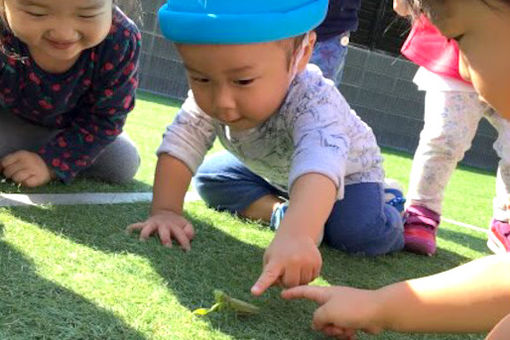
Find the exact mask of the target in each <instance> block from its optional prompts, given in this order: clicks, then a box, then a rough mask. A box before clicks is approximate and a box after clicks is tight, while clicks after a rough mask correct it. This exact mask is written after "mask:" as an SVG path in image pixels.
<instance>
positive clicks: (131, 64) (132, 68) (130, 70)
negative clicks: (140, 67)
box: [122, 63, 136, 76]
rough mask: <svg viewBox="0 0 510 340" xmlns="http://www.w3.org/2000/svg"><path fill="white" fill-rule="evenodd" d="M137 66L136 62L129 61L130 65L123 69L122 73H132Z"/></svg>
mask: <svg viewBox="0 0 510 340" xmlns="http://www.w3.org/2000/svg"><path fill="white" fill-rule="evenodd" d="M135 68H136V65H135V64H134V63H129V65H128V66H127V67H126V68H125V69H124V71H122V73H124V75H125V76H127V75H129V74H131V72H133V70H134V69H135Z"/></svg>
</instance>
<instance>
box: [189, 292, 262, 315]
mask: <svg viewBox="0 0 510 340" xmlns="http://www.w3.org/2000/svg"><path fill="white" fill-rule="evenodd" d="M214 300H215V301H216V303H215V304H214V305H213V306H212V307H211V308H209V309H207V308H198V309H195V310H194V311H193V314H195V315H200V316H202V315H207V314H209V313H211V312H214V311H216V310H232V311H234V312H236V313H238V314H245V315H249V314H258V313H259V311H260V309H259V307H257V306H255V305H252V304H251V303H247V302H244V301H241V300H239V299H235V298H232V297H230V296H228V295H227V294H225V293H224V292H223V291H221V290H219V289H215V290H214Z"/></svg>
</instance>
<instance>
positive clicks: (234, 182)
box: [193, 152, 285, 221]
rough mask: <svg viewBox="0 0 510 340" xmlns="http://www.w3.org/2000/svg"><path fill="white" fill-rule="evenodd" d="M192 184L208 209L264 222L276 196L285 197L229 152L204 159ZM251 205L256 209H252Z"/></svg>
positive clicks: (275, 200)
mask: <svg viewBox="0 0 510 340" xmlns="http://www.w3.org/2000/svg"><path fill="white" fill-rule="evenodd" d="M193 184H194V186H195V188H196V190H197V191H198V193H199V194H200V196H201V197H202V199H203V200H204V201H205V202H206V203H207V205H209V206H210V207H212V208H214V209H217V210H226V211H229V212H231V213H237V214H241V215H243V216H245V217H248V218H253V219H263V220H265V221H268V219H267V218H268V217H269V218H270V216H271V212H272V206H273V205H274V204H275V203H277V202H279V199H278V196H282V195H285V194H284V193H282V192H281V191H279V190H278V189H277V188H275V187H273V186H272V185H271V184H269V183H268V182H267V181H265V180H264V179H263V178H262V177H260V176H258V175H256V174H254V173H253V172H251V171H250V170H249V169H248V168H247V167H246V166H245V165H244V164H243V163H242V162H241V161H239V160H238V159H237V158H236V157H234V156H233V155H232V154H230V153H229V152H222V153H220V154H217V155H214V156H211V157H210V158H208V159H206V161H205V162H204V163H203V164H202V165H201V166H200V167H199V168H198V170H197V173H196V174H195V177H194V178H193ZM255 203H257V204H260V207H258V208H257V209H254V206H253V205H254V204H255ZM264 207H265V208H264Z"/></svg>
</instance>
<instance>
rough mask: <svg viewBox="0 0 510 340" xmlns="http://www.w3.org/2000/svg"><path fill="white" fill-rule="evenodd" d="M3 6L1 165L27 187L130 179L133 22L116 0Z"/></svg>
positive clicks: (12, 1) (135, 161)
mask: <svg viewBox="0 0 510 340" xmlns="http://www.w3.org/2000/svg"><path fill="white" fill-rule="evenodd" d="M0 6H1V8H0V9H1V12H2V13H1V14H2V22H1V23H2V25H1V30H0V35H1V40H0V42H1V50H2V53H0V107H1V108H0V171H2V172H3V175H4V176H5V177H7V178H9V179H11V180H12V181H14V182H15V183H18V184H21V185H25V186H28V187H36V186H40V185H43V184H45V183H47V182H49V181H50V180H53V179H58V180H61V181H63V182H65V183H69V182H71V181H72V180H73V179H74V178H75V177H76V176H77V175H78V174H81V175H83V176H86V177H94V178H98V179H102V180H105V181H110V182H126V181H128V180H130V179H131V178H132V177H133V176H134V174H135V172H136V170H137V169H138V166H139V162H140V161H139V156H138V152H137V150H136V147H135V146H134V145H133V143H132V142H131V141H130V139H129V138H128V137H127V136H126V135H125V134H122V127H123V125H124V122H125V119H126V115H127V114H128V112H130V111H131V110H132V109H133V106H134V101H135V99H134V98H135V97H134V96H135V89H136V87H137V85H138V77H137V73H138V72H137V70H138V58H139V54H140V40H141V35H140V32H139V31H138V29H137V27H136V25H135V24H134V23H133V22H132V21H131V20H130V19H129V18H128V17H127V16H126V15H125V14H124V13H123V12H122V11H121V10H120V9H119V8H118V7H117V6H116V5H115V4H114V3H113V1H112V0H66V1H59V0H4V1H1V3H0Z"/></svg>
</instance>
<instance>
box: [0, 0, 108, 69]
mask: <svg viewBox="0 0 510 340" xmlns="http://www.w3.org/2000/svg"><path fill="white" fill-rule="evenodd" d="M3 5H4V10H5V17H6V19H7V22H8V24H9V27H10V28H11V30H12V31H13V32H14V35H16V37H18V39H20V40H21V41H23V42H24V43H25V44H26V45H27V46H28V48H29V50H30V53H31V54H32V57H33V58H34V59H35V60H36V62H37V63H38V64H39V66H41V67H43V68H49V69H51V70H58V69H59V68H60V67H62V68H63V69H65V68H66V66H69V64H71V65H72V63H74V61H75V60H76V59H77V58H78V57H79V56H80V54H81V52H82V51H83V50H85V49H88V48H91V47H93V46H95V45H98V44H99V43H101V42H102V41H103V40H104V38H105V37H106V36H107V34H108V32H109V31H110V28H111V24H112V0H65V1H61V0H3Z"/></svg>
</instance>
